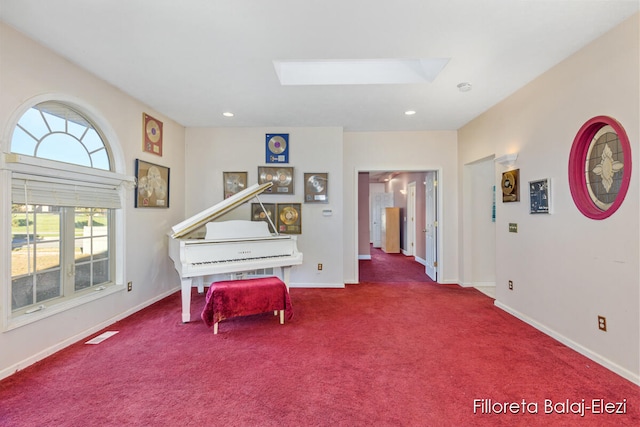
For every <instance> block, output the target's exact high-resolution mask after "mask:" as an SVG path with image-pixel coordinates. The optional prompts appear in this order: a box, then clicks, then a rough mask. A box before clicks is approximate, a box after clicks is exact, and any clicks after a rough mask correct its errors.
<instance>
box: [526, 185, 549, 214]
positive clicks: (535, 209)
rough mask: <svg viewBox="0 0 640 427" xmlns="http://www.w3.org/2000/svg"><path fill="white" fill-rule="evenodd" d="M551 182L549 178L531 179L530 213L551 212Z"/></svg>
mask: <svg viewBox="0 0 640 427" xmlns="http://www.w3.org/2000/svg"><path fill="white" fill-rule="evenodd" d="M550 184H551V182H550V180H549V179H548V178H545V179H539V180H537V181H529V205H530V208H529V213H532V214H548V213H551V188H550V187H551V185H550Z"/></svg>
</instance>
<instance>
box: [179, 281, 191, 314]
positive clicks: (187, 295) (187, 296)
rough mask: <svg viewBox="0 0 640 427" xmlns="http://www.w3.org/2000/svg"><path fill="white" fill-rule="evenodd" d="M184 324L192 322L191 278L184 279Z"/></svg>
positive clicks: (182, 292) (182, 290) (182, 293)
mask: <svg viewBox="0 0 640 427" xmlns="http://www.w3.org/2000/svg"><path fill="white" fill-rule="evenodd" d="M181 296H182V323H189V322H190V321H191V278H190V277H188V278H186V279H182V289H181Z"/></svg>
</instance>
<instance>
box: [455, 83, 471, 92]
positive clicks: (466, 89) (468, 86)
mask: <svg viewBox="0 0 640 427" xmlns="http://www.w3.org/2000/svg"><path fill="white" fill-rule="evenodd" d="M458 90H460V92H469V91H470V90H471V83H468V82H462V83H458Z"/></svg>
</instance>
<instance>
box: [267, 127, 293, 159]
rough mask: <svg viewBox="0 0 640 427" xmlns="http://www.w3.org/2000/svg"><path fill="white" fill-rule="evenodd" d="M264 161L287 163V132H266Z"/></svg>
mask: <svg viewBox="0 0 640 427" xmlns="http://www.w3.org/2000/svg"><path fill="white" fill-rule="evenodd" d="M265 145H266V147H265V150H266V156H265V157H266V160H265V161H266V163H289V134H288V133H268V134H266V142H265Z"/></svg>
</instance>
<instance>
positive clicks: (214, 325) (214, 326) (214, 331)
mask: <svg viewBox="0 0 640 427" xmlns="http://www.w3.org/2000/svg"><path fill="white" fill-rule="evenodd" d="M213 333H214V335H217V334H218V322H215V323H214V324H213Z"/></svg>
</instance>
